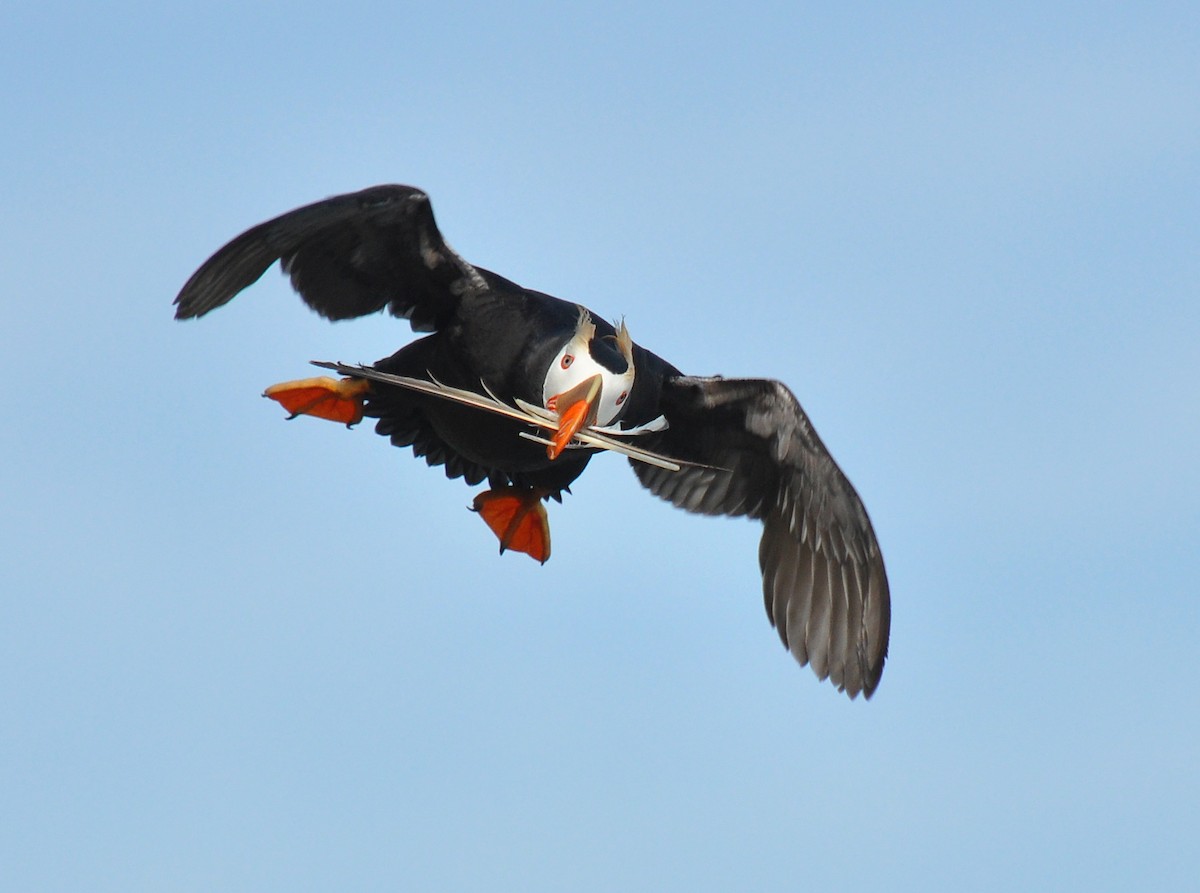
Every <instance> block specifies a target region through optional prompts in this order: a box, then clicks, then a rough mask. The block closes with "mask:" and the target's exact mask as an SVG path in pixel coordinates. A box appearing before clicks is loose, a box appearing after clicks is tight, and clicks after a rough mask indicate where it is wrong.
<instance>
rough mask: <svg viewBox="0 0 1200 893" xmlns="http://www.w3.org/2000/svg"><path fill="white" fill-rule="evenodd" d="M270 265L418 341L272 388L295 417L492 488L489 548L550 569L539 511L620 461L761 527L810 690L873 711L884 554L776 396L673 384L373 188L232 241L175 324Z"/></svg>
mask: <svg viewBox="0 0 1200 893" xmlns="http://www.w3.org/2000/svg"><path fill="white" fill-rule="evenodd" d="M276 261H280V262H281V266H282V269H283V272H284V273H285V274H286V275H288V276H289V277H290V279H291V284H292V286H293V288H295V290H296V291H297V292H298V293H299V294H300V296H301V298H303V300H304V301H305V303H307V304H308V306H309V307H311V308H312V309H313V310H315V311H316V312H317V313H319V314H320V315H321V316H323V317H325V318H327V319H330V320H341V319H349V318H352V317H358V316H363V315H365V314H368V313H375V312H377V311H380V310H383V309H385V308H386V309H387V310H388V311H389V312H390V313H391V314H393V315H394V316H398V317H402V318H404V319H407V320H408V321H409V323H410V324H411V326H412V328H413V330H414V331H416V332H427V333H429V334H426V335H425V336H424V337H421V338H418V339H417V340H415V341H413V342H411V343H410V344H407V345H405V346H404V347H402V348H401V349H400V350H398V351H397V352H396V353H394V354H392V356H390V357H387V358H386V359H383V360H380V361H379V362H377V363H374V364H373V365H370V366H366V365H348V364H344V363H318V364H317V365H321V366H325V367H327V368H328V369H329V370H330V371H334V372H337V373H339V377H338V378H334V377H332V376H316V377H312V378H305V379H299V380H296V381H289V382H284V383H282V384H278V385H274V386H272V387H270V388H268V389H267V391H266V396H268V397H271V398H273V399H274V400H276V401H278V402H279V403H280V404H281V405H282V406H283V407H284V408H285V409H286V410H288V412H289V413H290V414H291V417H293V418H294V417H295V416H298V415H311V416H316V417H319V418H325V419H330V420H334V421H338V422H342V423H345V424H347V425H353V424H355V423H357V422H358V421H360V420H361V419H362V418H364V417H367V418H371V419H375V420H377V421H376V423H375V430H376V431H377V432H378V433H379V434H382V435H384V436H386V437H388V438H389V439H390V440H391V442H392V443H393V444H395V445H396V446H401V447H411V448H412V450H413V453H414V454H415V455H416V456H423V457H424V458H425V461H426V462H427V463H428V464H429V465H440V466H442V467H443V468H444V470H445V473H446V475H447V477H449V478H462V479H463V480H464V481H466V482H467V483H468V484H470V485H476V484H480V483H481V482H483V481H485V480H486V481H487V484H488V488H487V489H486V490H485V491H484V492H482V493H480V494H479V495H478V496H477V497H475V500H474V503H473V506H472V508H473V509H474V510H475V511H477V512H478V513H479V514H480V515H481V516H482V517H483V519H484V520H485V521H486V522H487V524H488V526H489V527H490V528H491V529H492V531H493V532H494V533H495V535H496V536H497V538H498V539H499V541H500V551H501V552H503V551H505V550H506V549H511V550H514V551H521V552H525V553H527V554H529V555H531V556H532V557H534V558H535V559H537V560H539V561H542V562H544V561H545V560H546V559H547V558H548V557H549V555H550V531H549V523H548V520H547V514H546V509H545V505H544V503H545V501H547V500H549V499H554V500H556V501H559V502H561V501H562V495H563V494H564V493H566V492H569V487H570V485H571V483H572V482H573V481H574V480H575V479H576V478H577V477H578V476H579V475H580V474H581V473H582V472H583V470H584V468H586V467H587V464H588V462H589V461H590V460H591V458H592V456H593V455H595V454H596V453H597V452H599V451H601V450H611V451H615V452H619V453H622V454H624V455H626V456H628V458H629V461H630V463H631V465H632V467H633V471H634V473H635V474H636V475H637V478H638V480H639V481H640V482H641V483H642V484H643V486H645V487H646V488H647V489H649V490H650V492H652V493H654V494H655V495H657V496H660V497H662V498H663V499H666V500H669V501H670V502H672V503H673V504H674V505H676V506H678V507H679V508H683V509H686V510H688V511H690V512H698V513H701V514H707V515H744V516H747V517H750V518H756V519H759V520H761V521H762V523H763V534H762V540H761V542H760V544H759V549H758V559H759V565H760V568H761V571H762V583H763V594H764V597H765V601H766V608H767V616H768V618H769V619H770V621H771V623H772V624H773V625H774V627H775V629H776V630H777V631H778V633H779V637H780V638H781V639H782V640H783V644H784V646H785V647H786V648H788V649H789V650H790V651H791V653H792V655H793V656H794V657H795V658H796V660H797V661H799V662H800V664H802V665H803V664H806V663H808V664H811V665H812V668H813V670H815V671H816V674H817V676H818V678H820V679H825V678H829V679H830V680H831V681H832V682H833V684H834V685H836V686H837V687H838V689H839V690H841V691H844V692H846V693H847V694H848V695H849V696H850V697H851V698H854V697H856V696H857V695H858V694H859V693H862V694H863V695H864V696H866V697H868V698H869V697H870V696H871V694H872V693H873V692H874V691H875V688H876V686H877V685H878V684H879V679H880V676H881V675H882V673H883V664H884V660H885V658H886V656H887V646H888V634H889V629H890V623H891V602H890V596H889V592H888V582H887V575H886V572H885V570H884V565H883V557H882V555H881V554H880V550H879V544H878V542H877V541H876V539H875V533H874V530H873V529H872V527H871V522H870V519H869V518H868V517H867V512H866V510H865V509H864V507H863V504H862V502H861V500H860V499H859V497H858V494H857V493H856V492H855V490H854V488H853V487H852V486H851V484H850V481H849V480H847V478H846V476H845V475H844V474H843V473H842V471H841V469H839V468H838V466H837V464H836V463H835V462H834V460H833V457H832V456H830V454H829V452H828V450H826V448H825V446H824V444H823V443H822V442H821V439H820V438H819V437H818V436H817V433H816V431H815V430H814V429H813V426H812V424H811V422H810V421H809V419H808V416H807V415H806V414H805V412H804V410H803V409H802V408H801V407H800V404H799V402H798V401H797V400H796V398H795V396H793V394H792V392H791V391H790V390H788V388H787V387H785V386H784V385H783V384H781V383H780V382H778V381H771V380H765V379H731V378H723V377H720V376H711V377H699V376H692V375H684V374H682V373H681V372H680V371H679V370H678V369H676V368H675V367H674V366H672V365H671V364H670V363H668V362H667V361H666V360H664V359H662V358H661V357H659V356H657V355H655V354H653V353H651V352H650V351H648V350H646V349H645V348H643V347H641V346H640V345H638V344H637V343H636V342H634V341H633V339H632V338H631V337H630V335H629V331H628V329H627V328H626V326H625V324H624V323H623V322H620V323H618V324H616V325H613V324H610V323H608V322H606V321H605V320H604V319H603V318H601V317H599V316H597V315H595V314H593V313H592V312H591V311H589V310H587V309H586V308H584V307H582V306H580V305H578V304H574V303H572V302H569V301H564V300H561V299H559V298H555V297H552V296H550V295H547V294H543V293H541V292H537V291H532V290H530V289H527V288H523V287H522V286H519V285H517V284H516V283H513V282H511V281H509V280H508V279H505V278H504V277H503V276H499V275H497V274H495V273H493V272H491V271H489V270H485V269H483V268H482V267H476V266H473V265H472V264H470V263H468V262H467V261H465V260H464V259H463V258H462V257H460V256H459V255H458V254H456V253H455V252H454V251H453V250H452V249H451V248H450V247H449V245H447V244H446V242H445V240H444V239H443V238H442V235H441V233H440V232H439V231H438V228H437V224H436V222H435V221H434V216H433V210H432V207H431V205H430V202H429V197H428V196H427V195H426V194H425V193H424V192H422V191H421V190H419V189H415V188H413V187H410V186H375V187H372V188H369V189H364V190H362V191H360V192H355V193H350V194H347V195H339V196H335V197H333V198H329V199H326V200H324V201H319V202H316V203H314V204H310V205H306V206H304V207H301V208H297V209H296V210H294V211H290V212H288V213H286V214H283V215H281V216H279V217H276V218H274V219H273V220H268V221H267V222H265V223H262V224H259V225H258V226H255V227H253V228H252V229H249V230H247V231H246V232H244V233H242V234H241V235H240V236H238V237H237V238H235V239H233V241H231V242H229V244H227V245H225V246H224V247H223V248H221V249H220V250H218V251H217V252H216V253H215V254H214V255H213V256H212V257H210V258H209V259H208V260H207V261H205V262H204V264H203V265H202V266H201V267H200V268H199V269H198V270H197V271H196V272H195V273H194V274H193V275H192V277H191V278H190V279H189V280H188V281H187V283H186V284H185V285H184V286H183V289H182V290H181V291H180V292H179V295H178V297H176V299H175V304H176V308H177V309H176V314H175V315H176V318H178V319H188V318H192V317H199V316H203V315H204V314H206V313H208V312H209V311H210V310H213V309H214V308H216V307H219V306H221V305H222V304H224V303H226V302H227V301H229V300H230V299H232V298H233V297H234V295H236V294H238V292H240V291H242V290H243V289H245V288H247V287H248V286H250V285H251V284H253V283H254V282H256V281H257V280H258V279H259V277H261V276H262V275H263V273H265V272H266V270H267V268H268V267H270V266H271V265H272V264H274V263H275V262H276Z"/></svg>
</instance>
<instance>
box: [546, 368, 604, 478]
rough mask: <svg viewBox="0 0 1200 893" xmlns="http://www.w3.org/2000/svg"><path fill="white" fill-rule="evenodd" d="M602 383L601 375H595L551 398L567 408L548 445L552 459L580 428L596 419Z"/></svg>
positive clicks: (559, 416)
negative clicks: (595, 411) (596, 408)
mask: <svg viewBox="0 0 1200 893" xmlns="http://www.w3.org/2000/svg"><path fill="white" fill-rule="evenodd" d="M602 385H603V380H602V379H601V378H600V376H599V375H593V376H592V377H591V378H589V379H587V380H586V381H584V382H581V383H580V384H578V385H576V386H575V387H573V388H571V390H569V391H567V392H566V393H563V394H556V395H555V396H554V397H552V398H550V399H551V400H552V401H553V403H554V405H555V406H557V407H562V406H563V405H564V404H565V405H566V409H561V410H560V411H559V413H558V430H557V431H555V432H554V434H553V436H552V437H551V438H550V440H551V441H552V443H551V445H550V446H548V447H546V455H547V456H549V457H550V458H551V459H557V458H558V457H559V454H560V453H562V451H563V450H565V449H566V448H567V445H568V444H570V442H571V441H572V440H574V439H575V435H576V433H578V431H579V429H580V428H582V427H583V426H584V425H586V424H589V423H590V422H592V421H593V420H594V416H595V413H594V412H593V406H594V405H595V403H596V399H597V398H598V397H599V396H600V388H601V386H602Z"/></svg>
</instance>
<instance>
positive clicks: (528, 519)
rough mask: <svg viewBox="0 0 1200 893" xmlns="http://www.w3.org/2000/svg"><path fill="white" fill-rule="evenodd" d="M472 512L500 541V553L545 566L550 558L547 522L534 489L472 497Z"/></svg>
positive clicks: (506, 488) (504, 489)
mask: <svg viewBox="0 0 1200 893" xmlns="http://www.w3.org/2000/svg"><path fill="white" fill-rule="evenodd" d="M471 507H472V509H474V510H475V511H476V512H478V513H479V515H480V517H482V518H483V520H484V521H485V522H487V526H488V527H490V528H491V530H492V533H494V534H496V537H497V539H499V540H500V551H501V552H504V551H505V550H507V549H512V550H513V551H514V552H524V553H525V554H526V555H529V556H530V557H531V558H535V559H536V560H538V561H540V562H542V563H543V564H545V563H546V559H547V558H549V557H550V519H549V517H548V516H547V515H546V507H545V506H544V505H542V500H541V497H540V496H539V495H538V493H537V491H535V490H518V489H517V488H516V487H503V488H500V489H496V490H487V491H485V492H483V493H480V494H479V495H478V496H476V497H475V501H474V503H473V504H472V506H471Z"/></svg>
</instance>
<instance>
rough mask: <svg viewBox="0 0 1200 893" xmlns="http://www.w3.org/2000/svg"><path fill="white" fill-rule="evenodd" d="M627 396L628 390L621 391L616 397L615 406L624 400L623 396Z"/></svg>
mask: <svg viewBox="0 0 1200 893" xmlns="http://www.w3.org/2000/svg"><path fill="white" fill-rule="evenodd" d="M628 396H629V391H621V396H620V397H618V398H617V404H616V405H617V406H620V405H621V404H622V403H624V402H625V398H626V397H628Z"/></svg>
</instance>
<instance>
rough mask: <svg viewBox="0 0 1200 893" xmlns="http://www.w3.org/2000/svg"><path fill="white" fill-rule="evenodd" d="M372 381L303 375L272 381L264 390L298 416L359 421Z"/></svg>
mask: <svg viewBox="0 0 1200 893" xmlns="http://www.w3.org/2000/svg"><path fill="white" fill-rule="evenodd" d="M370 387H371V383H370V382H368V381H366V380H364V379H361V378H343V379H340V380H339V379H336V378H329V377H328V376H321V377H320V378H304V379H300V380H298V381H285V382H281V383H280V384H276V385H271V387H269V388H267V389H266V390H265V391H263V396H264V397H270V398H271V399H272V400H274V401H275V402H276V403H278V404H279V405H280V406H282V407H283V408H284V409H286V410H287V411H288V412H289V413H291V415H290V416H289V418H293V419H294V418H295V417H296V416H300V415H310V416H315V417H316V418H318V419H328V420H329V421H331V422H341V423H342V424H343V425H357V424H358V423H359V422H361V421H362V417H363V395H364V394H366V392H367V391H368V390H369V389H370Z"/></svg>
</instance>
